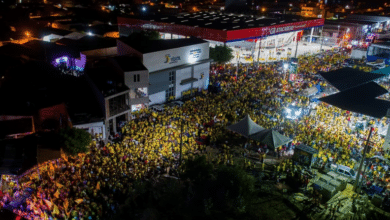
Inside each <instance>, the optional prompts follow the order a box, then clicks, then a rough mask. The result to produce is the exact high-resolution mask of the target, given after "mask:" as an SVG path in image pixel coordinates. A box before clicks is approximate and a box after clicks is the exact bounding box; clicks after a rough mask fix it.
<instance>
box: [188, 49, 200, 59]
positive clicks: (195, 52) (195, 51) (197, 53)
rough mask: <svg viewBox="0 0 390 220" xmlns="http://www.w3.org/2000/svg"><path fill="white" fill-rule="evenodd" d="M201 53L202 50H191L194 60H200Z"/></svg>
mask: <svg viewBox="0 0 390 220" xmlns="http://www.w3.org/2000/svg"><path fill="white" fill-rule="evenodd" d="M201 53H202V49H195V50H190V57H191V58H194V59H196V58H199V57H200V54H201Z"/></svg>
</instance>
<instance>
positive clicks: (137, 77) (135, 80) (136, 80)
mask: <svg viewBox="0 0 390 220" xmlns="http://www.w3.org/2000/svg"><path fill="white" fill-rule="evenodd" d="M139 81H140V75H139V74H134V82H139Z"/></svg>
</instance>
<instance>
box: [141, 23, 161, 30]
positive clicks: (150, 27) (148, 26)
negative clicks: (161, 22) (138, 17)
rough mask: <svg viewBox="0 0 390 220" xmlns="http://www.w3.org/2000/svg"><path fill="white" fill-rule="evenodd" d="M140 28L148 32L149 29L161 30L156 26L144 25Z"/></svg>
mask: <svg viewBox="0 0 390 220" xmlns="http://www.w3.org/2000/svg"><path fill="white" fill-rule="evenodd" d="M141 27H142V28H144V29H148V30H150V29H152V30H159V29H161V28H162V27H160V26H158V25H154V24H144V25H142V26H141Z"/></svg>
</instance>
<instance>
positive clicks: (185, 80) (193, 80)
mask: <svg viewBox="0 0 390 220" xmlns="http://www.w3.org/2000/svg"><path fill="white" fill-rule="evenodd" d="M196 81H198V79H197V78H193V77H192V78H188V79H183V80H182V81H181V82H180V85H185V84H188V83H192V82H196Z"/></svg>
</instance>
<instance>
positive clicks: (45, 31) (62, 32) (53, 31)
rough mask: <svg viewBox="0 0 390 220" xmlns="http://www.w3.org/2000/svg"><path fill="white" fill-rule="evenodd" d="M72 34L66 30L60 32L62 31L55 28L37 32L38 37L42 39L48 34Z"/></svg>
mask: <svg viewBox="0 0 390 220" xmlns="http://www.w3.org/2000/svg"><path fill="white" fill-rule="evenodd" d="M70 33H72V31H67V30H62V29H57V28H43V29H42V30H40V31H39V34H38V37H39V38H42V37H44V36H46V35H49V34H55V35H59V36H65V35H68V34H70Z"/></svg>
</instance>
